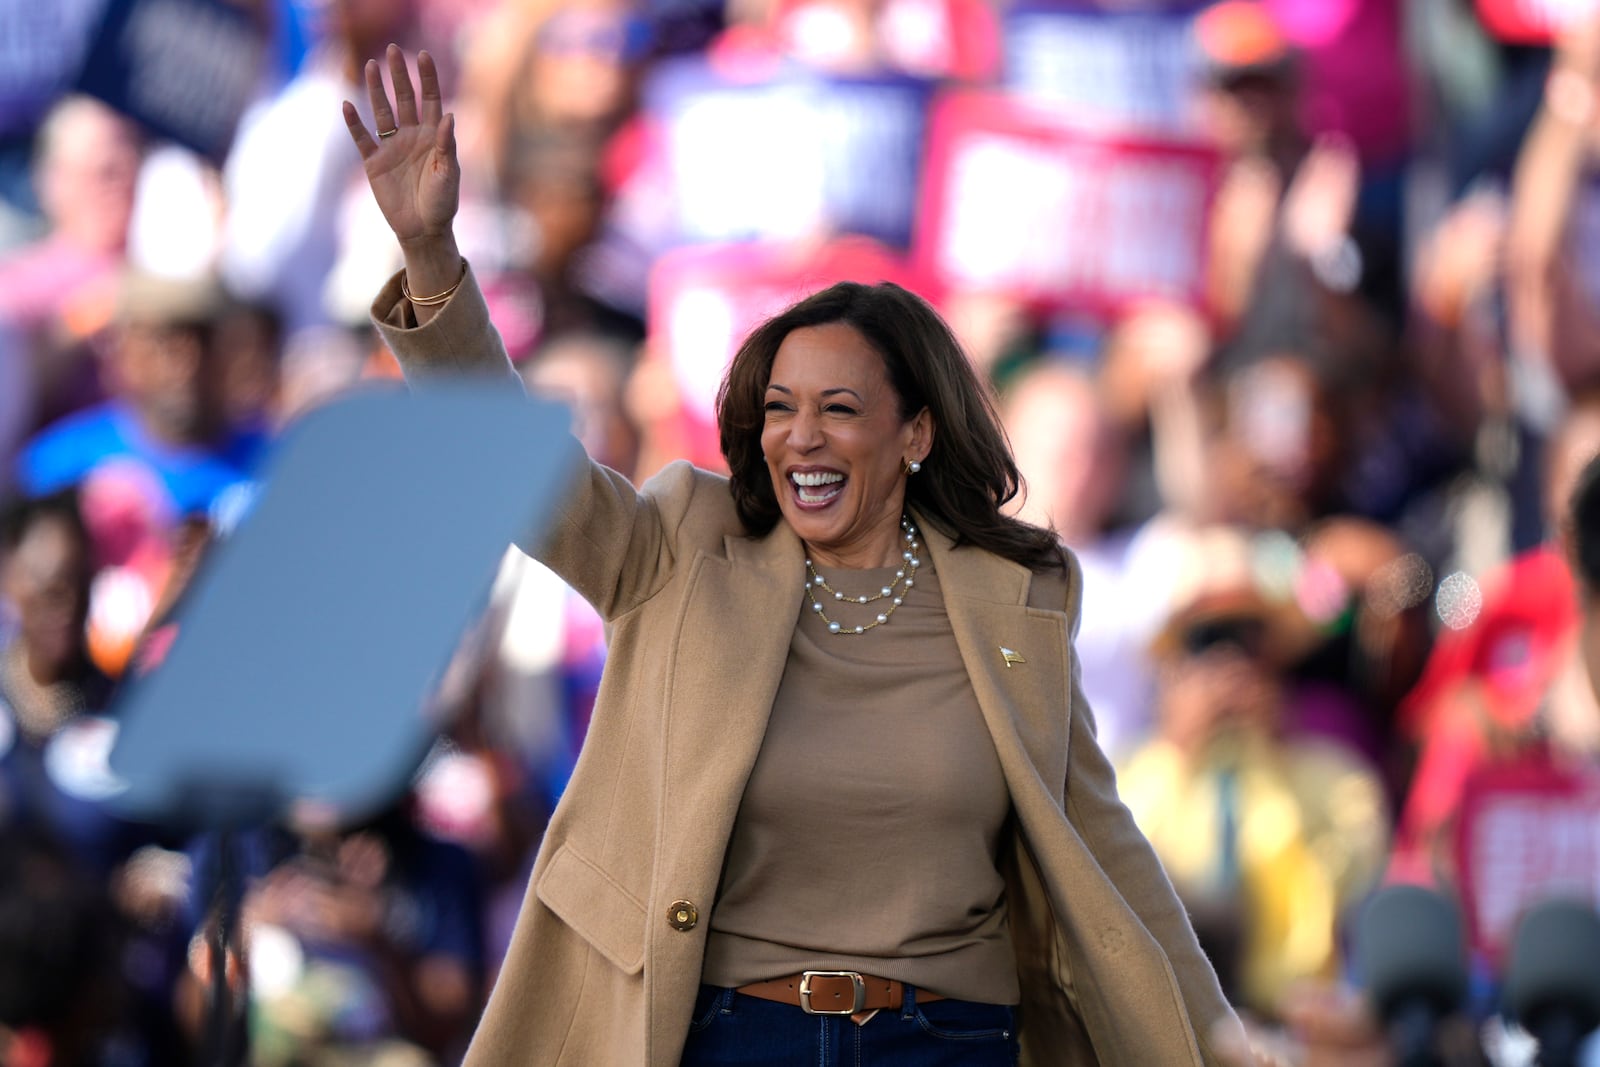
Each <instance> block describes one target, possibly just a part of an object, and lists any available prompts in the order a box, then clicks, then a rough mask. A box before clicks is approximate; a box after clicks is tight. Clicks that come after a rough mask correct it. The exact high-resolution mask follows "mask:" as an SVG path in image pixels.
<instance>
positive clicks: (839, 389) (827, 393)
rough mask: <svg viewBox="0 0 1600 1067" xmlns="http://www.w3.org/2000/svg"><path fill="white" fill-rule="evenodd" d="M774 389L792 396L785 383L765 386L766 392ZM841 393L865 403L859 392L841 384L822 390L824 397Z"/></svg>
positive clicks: (857, 401) (792, 392) (791, 391)
mask: <svg viewBox="0 0 1600 1067" xmlns="http://www.w3.org/2000/svg"><path fill="white" fill-rule="evenodd" d="M774 390H776V391H777V392H780V393H782V394H784V395H785V396H793V395H794V390H792V389H790V388H789V387H788V386H787V385H776V384H773V385H769V386H767V392H769V393H770V392H773V391H774ZM841 394H845V395H848V396H853V397H855V398H856V403H858V404H865V403H866V400H864V399H862V396H861V394H860V393H858V392H856V391H855V390H854V389H846V388H845V387H844V386H842V385H840V386H835V387H834V388H832V389H824V390H823V391H822V396H823V397H824V398H827V397H831V396H839V395H841Z"/></svg>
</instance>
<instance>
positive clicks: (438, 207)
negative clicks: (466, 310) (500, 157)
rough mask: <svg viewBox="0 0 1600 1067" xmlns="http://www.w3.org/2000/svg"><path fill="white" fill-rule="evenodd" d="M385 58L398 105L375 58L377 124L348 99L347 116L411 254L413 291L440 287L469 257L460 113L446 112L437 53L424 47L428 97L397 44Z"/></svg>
mask: <svg viewBox="0 0 1600 1067" xmlns="http://www.w3.org/2000/svg"><path fill="white" fill-rule="evenodd" d="M385 58H386V59H387V60H388V63H389V80H390V81H391V82H392V83H393V85H394V103H393V104H392V105H391V104H390V102H389V94H388V93H387V92H386V91H385V90H384V86H383V75H382V72H381V71H380V69H379V67H378V62H377V60H368V61H367V66H366V79H367V93H368V95H369V96H370V97H371V100H372V115H373V118H374V119H375V120H376V121H377V124H378V128H377V130H376V131H375V132H369V131H368V130H367V128H366V126H365V125H364V124H363V123H362V121H361V116H360V115H359V114H358V113H357V112H356V109H355V105H354V104H352V103H350V102H349V101H348V100H346V101H345V103H344V121H345V124H346V125H347V126H349V127H350V137H351V139H352V140H354V141H355V144H356V148H357V150H358V151H360V153H361V162H362V164H363V166H364V167H365V168H366V172H367V183H368V184H369V185H371V187H372V195H373V198H374V199H375V200H377V202H378V207H379V209H380V210H381V211H382V212H383V217H384V218H385V219H386V220H388V223H389V228H390V229H392V230H393V231H394V235H395V237H396V238H397V239H398V240H399V241H400V247H401V249H402V250H403V251H404V252H405V258H406V274H407V276H408V278H409V281H410V285H411V290H412V292H415V293H436V292H440V291H443V290H445V289H447V288H448V287H450V286H452V285H454V284H455V283H456V282H457V281H459V280H460V277H461V258H460V254H459V253H458V252H457V251H456V243H455V235H454V233H453V232H452V230H451V223H452V222H453V221H454V219H455V214H456V208H457V206H458V205H459V204H460V201H461V164H460V161H459V160H458V159H457V158H456V127H455V116H453V115H446V114H444V104H443V100H442V99H441V96H440V93H439V71H438V68H436V67H435V66H434V63H433V57H432V56H430V55H429V54H428V53H427V52H418V53H417V72H418V74H419V75H420V76H421V83H422V84H421V98H420V100H419V99H418V94H417V89H416V88H415V87H414V86H413V85H412V82H411V72H410V70H409V69H408V68H407V67H406V57H405V53H404V52H402V51H401V50H400V48H399V47H398V46H397V45H392V44H391V45H390V46H389V48H388V50H387V54H386V56H385Z"/></svg>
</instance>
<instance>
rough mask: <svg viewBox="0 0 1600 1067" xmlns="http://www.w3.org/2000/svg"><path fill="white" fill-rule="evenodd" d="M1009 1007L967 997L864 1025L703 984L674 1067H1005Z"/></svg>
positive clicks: (1010, 1037) (909, 995)
mask: <svg viewBox="0 0 1600 1067" xmlns="http://www.w3.org/2000/svg"><path fill="white" fill-rule="evenodd" d="M1019 1055H1020V1047H1019V1046H1018V1044H1017V1027H1016V1021H1015V1016H1014V1014H1013V1009H1012V1008H1010V1007H1008V1006H1007V1005H1004V1004H978V1003H976V1002H974V1001H970V1000H936V1001H933V1002H932V1003H930V1004H927V1005H921V1004H918V1003H917V1000H916V990H914V989H913V988H911V987H910V986H907V987H906V995H905V1004H904V1005H903V1006H902V1007H901V1008H900V1010H898V1011H891V1010H888V1009H885V1010H883V1011H880V1012H878V1014H876V1015H874V1016H873V1017H872V1018H871V1019H869V1020H868V1021H867V1022H866V1024H865V1025H863V1026H857V1025H856V1024H855V1023H854V1022H852V1021H851V1020H850V1017H849V1016H847V1015H808V1014H807V1013H806V1012H804V1011H802V1010H801V1009H800V1008H798V1007H795V1006H793V1005H790V1004H778V1003H775V1002H774V1001H770V1000H762V999H761V998H759V997H751V996H746V995H745V994H743V993H737V992H735V991H733V990H732V989H720V988H718V987H716V986H709V985H703V986H701V987H700V995H699V996H698V997H697V998H696V999H695V1003H694V1016H693V1017H692V1018H691V1019H690V1022H689V1040H688V1043H687V1044H686V1045H685V1046H684V1049H683V1059H682V1060H681V1061H680V1065H679V1067H946V1065H949V1067H1013V1065H1014V1064H1015V1063H1016V1062H1017V1057H1018V1056H1019Z"/></svg>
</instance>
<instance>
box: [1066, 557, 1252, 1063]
mask: <svg viewBox="0 0 1600 1067" xmlns="http://www.w3.org/2000/svg"><path fill="white" fill-rule="evenodd" d="M1068 559H1069V563H1070V566H1069V568H1068V573H1067V598H1066V609H1067V617H1068V619H1069V632H1070V634H1071V636H1072V638H1073V639H1074V640H1076V639H1077V635H1078V625H1079V619H1080V615H1081V608H1082V603H1083V572H1082V570H1081V568H1080V567H1079V565H1078V561H1077V559H1076V557H1073V556H1072V555H1071V553H1068ZM1070 729H1071V733H1070V736H1069V738H1068V742H1067V744H1068V752H1069V765H1068V770H1067V783H1066V812H1067V817H1068V819H1070V820H1071V821H1072V824H1073V825H1074V826H1075V827H1077V829H1078V832H1079V834H1081V835H1082V837H1083V840H1084V842H1085V844H1087V845H1088V846H1089V849H1090V851H1091V852H1093V853H1094V856H1095V859H1096V860H1098V861H1099V863H1100V867H1101V869H1102V870H1104V871H1105V872H1106V875H1107V876H1108V877H1109V878H1110V879H1111V881H1112V883H1113V884H1114V885H1115V886H1116V887H1117V889H1118V891H1119V892H1120V893H1121V894H1122V896H1123V899H1124V900H1126V901H1127V903H1128V906H1129V907H1130V908H1132V909H1133V911H1134V913H1135V914H1136V915H1138V917H1139V919H1140V921H1141V922H1142V923H1143V924H1144V926H1145V929H1147V930H1149V931H1150V933H1151V935H1152V936H1153V937H1154V938H1155V939H1156V941H1157V942H1158V943H1159V944H1160V945H1161V946H1162V948H1163V949H1164V950H1165V951H1166V954H1167V959H1168V960H1169V961H1170V962H1171V964H1172V969H1173V972H1174V974H1175V975H1176V976H1177V980H1178V985H1179V987H1180V989H1181V990H1182V992H1183V999H1184V1003H1185V1005H1186V1007H1187V1009H1188V1012H1189V1019H1190V1022H1191V1024H1192V1025H1193V1026H1194V1030H1195V1036H1196V1038H1197V1039H1198V1040H1199V1043H1200V1049H1201V1052H1202V1054H1203V1055H1204V1057H1205V1060H1206V1063H1207V1064H1211V1065H1216V1067H1233V1064H1232V1061H1231V1060H1224V1059H1222V1058H1220V1056H1219V1054H1218V1052H1217V1051H1216V1048H1215V1046H1216V1044H1217V1043H1218V1042H1219V1041H1220V1042H1222V1043H1224V1044H1227V1045H1229V1046H1233V1045H1235V1043H1238V1046H1239V1047H1243V1043H1244V1033H1243V1029H1242V1027H1241V1024H1240V1023H1239V1020H1238V1017H1237V1016H1236V1015H1235V1014H1234V1011H1233V1008H1232V1007H1231V1006H1230V1005H1229V1004H1228V1001H1227V998H1226V997H1225V996H1223V993H1222V987H1221V985H1220V984H1219V983H1218V981H1217V976H1216V971H1215V970H1214V969H1213V968H1212V966H1211V962H1210V960H1208V959H1207V958H1206V955H1205V953H1204V952H1203V951H1202V950H1201V948H1200V943H1199V941H1198V940H1197V939H1196V937H1195V933H1194V927H1193V926H1192V925H1191V924H1190V922H1189V915H1188V912H1187V911H1186V910H1185V909H1184V906H1183V903H1182V902H1181V901H1180V900H1179V899H1178V894H1177V891H1176V890H1174V889H1173V887H1172V882H1171V881H1170V880H1169V879H1168V878H1167V873H1166V871H1165V870H1164V869H1163V868H1162V866H1161V861H1160V860H1159V859H1158V858H1157V857H1156V854H1155V850H1154V849H1153V848H1152V847H1151V845H1150V842H1149V841H1148V840H1147V839H1146V838H1145V836H1144V834H1143V833H1142V832H1141V831H1140V829H1139V827H1138V825H1137V824H1136V823H1135V822H1134V821H1133V815H1132V814H1131V813H1130V812H1129V811H1128V809H1127V807H1126V806H1125V805H1124V804H1123V803H1122V801H1121V800H1120V799H1119V798H1118V796H1117V782H1116V772H1115V771H1114V770H1113V769H1112V766H1111V761H1110V760H1109V759H1107V758H1106V755H1105V753H1104V752H1103V751H1102V750H1101V748H1100V744H1099V742H1098V741H1097V740H1096V738H1095V723H1094V713H1093V711H1092V710H1091V709H1090V707H1089V704H1088V701H1087V700H1086V699H1085V697H1084V694H1083V686H1082V684H1081V682H1080V670H1079V665H1078V658H1077V656H1076V655H1074V656H1073V657H1072V715H1071V719H1070Z"/></svg>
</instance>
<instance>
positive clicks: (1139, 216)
mask: <svg viewBox="0 0 1600 1067" xmlns="http://www.w3.org/2000/svg"><path fill="white" fill-rule="evenodd" d="M1219 172H1220V160H1219V159H1218V157H1217V155H1216V153H1215V152H1214V151H1213V150H1211V149H1210V148H1208V147H1205V146H1202V145H1199V144H1196V143H1193V142H1188V141H1183V140H1179V139H1174V138H1163V137H1157V136H1148V135H1140V134H1119V133H1116V132H1113V131H1109V130H1105V129H1099V128H1086V127H1082V126H1076V125H1073V124H1072V123H1071V122H1069V121H1068V120H1067V119H1066V117H1065V116H1063V115H1061V114H1059V113H1056V112H1054V111H1051V110H1047V109H1039V108H1034V107H1029V106H1028V105H1026V104H1023V103H1021V102H1020V101H1017V100H1014V99H1011V98H1007V97H1003V96H998V95H993V94H982V93H965V94H960V95H955V96H950V97H946V98H944V99H942V100H941V101H940V102H939V104H938V105H937V106H936V107H935V109H934V114H933V119H932V129H931V132H930V136H929V145H928V170H927V174H926V175H925V177H924V185H923V197H922V203H921V209H920V213H919V217H918V221H917V235H916V239H915V242H914V246H913V260H914V261H915V262H916V263H917V264H918V265H919V266H920V267H922V268H923V269H924V270H927V271H928V272H929V273H930V274H931V275H933V276H934V277H935V278H936V279H938V280H939V282H940V283H941V284H944V285H948V286H953V287H959V288H964V289H978V290H984V291H998V292H1003V293H1007V294H1009V295H1011V296H1013V297H1016V298H1018V299H1021V300H1023V301H1025V302H1027V303H1029V304H1030V305H1032V306H1034V307H1036V308H1037V309H1039V310H1043V311H1081V312H1085V313H1088V314H1105V315H1114V314H1116V313H1117V311H1118V310H1120V309H1121V308H1122V307H1123V306H1124V305H1125V304H1127V303H1128V302H1130V301H1135V300H1139V299H1142V298H1152V297H1158V298H1163V299H1173V300H1181V301H1188V302H1198V301H1199V300H1200V298H1201V295H1202V291H1203V290H1202V285H1203V270H1204V261H1205V247H1206V232H1207V216H1208V214H1209V211H1210V205H1211V200H1212V197H1213V195H1214V193H1215V191H1216V186H1217V183H1218V180H1219Z"/></svg>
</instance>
